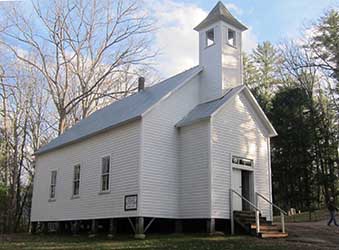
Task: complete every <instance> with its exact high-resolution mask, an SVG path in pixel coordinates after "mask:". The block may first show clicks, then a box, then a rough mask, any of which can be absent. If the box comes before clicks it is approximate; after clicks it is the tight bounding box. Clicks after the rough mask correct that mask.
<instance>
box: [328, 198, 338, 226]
mask: <svg viewBox="0 0 339 250" xmlns="http://www.w3.org/2000/svg"><path fill="white" fill-rule="evenodd" d="M327 209H328V211H330V220H329V221H328V223H327V225H328V226H330V225H331V223H332V222H333V223H334V225H336V226H337V227H339V225H338V224H337V221H336V219H335V214H336V212H338V208H337V207H336V205H335V202H334V198H333V197H330V200H329V202H328V204H327Z"/></svg>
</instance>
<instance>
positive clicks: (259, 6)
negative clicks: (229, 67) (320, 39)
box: [145, 0, 339, 77]
mask: <svg viewBox="0 0 339 250" xmlns="http://www.w3.org/2000/svg"><path fill="white" fill-rule="evenodd" d="M145 2H146V8H148V9H149V10H151V12H150V13H151V14H152V15H153V16H154V19H155V20H156V21H157V26H158V27H159V28H158V30H157V32H156V39H155V45H156V47H158V48H160V51H161V54H160V56H159V58H158V59H157V64H156V68H157V69H158V70H159V71H160V72H161V75H162V76H164V77H167V76H170V75H173V74H175V73H178V72H180V71H183V70H185V69H188V68H190V67H192V66H195V65H197V64H198V34H197V32H196V31H194V30H193V28H194V27H195V26H196V25H197V24H199V22H201V21H202V20H203V19H204V18H205V17H206V16H207V14H208V12H209V11H210V10H212V8H213V7H214V6H215V5H216V3H217V2H218V1H217V0H145ZM222 2H223V3H224V5H225V6H226V7H227V8H228V9H229V10H230V11H231V13H232V14H233V15H234V16H235V17H237V18H238V19H239V20H240V21H241V22H242V23H244V24H245V25H246V26H247V27H248V28H249V30H248V31H246V32H245V33H244V35H243V47H244V50H245V51H246V52H249V51H251V50H252V49H253V48H255V47H256V45H257V44H258V43H261V42H263V41H267V40H268V41H270V42H272V43H274V44H278V43H279V42H281V41H284V40H286V39H297V38H298V37H300V35H301V32H302V30H303V29H304V28H305V27H309V26H310V25H311V24H312V22H314V21H316V20H317V19H318V18H319V17H320V16H321V15H322V14H323V13H324V12H325V11H326V10H328V9H329V8H331V7H335V8H338V7H339V0H224V1H222Z"/></svg>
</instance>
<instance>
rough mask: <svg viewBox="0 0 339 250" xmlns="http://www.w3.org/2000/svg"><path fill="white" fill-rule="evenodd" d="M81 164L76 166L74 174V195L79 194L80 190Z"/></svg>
mask: <svg viewBox="0 0 339 250" xmlns="http://www.w3.org/2000/svg"><path fill="white" fill-rule="evenodd" d="M80 169H81V168H80V165H76V166H74V176H73V195H74V196H76V195H79V192H80Z"/></svg>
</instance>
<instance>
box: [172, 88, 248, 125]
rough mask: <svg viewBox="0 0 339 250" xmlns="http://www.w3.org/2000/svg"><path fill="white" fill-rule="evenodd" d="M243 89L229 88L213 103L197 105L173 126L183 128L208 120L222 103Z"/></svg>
mask: <svg viewBox="0 0 339 250" xmlns="http://www.w3.org/2000/svg"><path fill="white" fill-rule="evenodd" d="M244 88H245V86H244V85H239V86H237V87H235V88H231V89H229V90H227V91H226V94H225V95H224V96H223V97H221V98H219V99H215V100H213V101H209V102H205V103H202V104H199V105H197V106H196V107H195V108H194V109H192V110H191V111H190V112H189V113H188V114H187V115H186V116H185V117H184V118H183V119H182V120H180V121H179V122H178V123H177V124H176V125H175V126H176V127H184V126H188V125H191V124H193V123H195V122H198V121H201V120H204V119H208V118H210V117H211V115H212V114H213V113H214V112H215V111H216V110H217V109H218V108H219V107H221V106H222V105H223V104H224V103H226V102H227V101H228V100H230V99H231V98H232V97H233V96H235V95H236V94H238V93H239V92H240V91H241V90H243V89H244Z"/></svg>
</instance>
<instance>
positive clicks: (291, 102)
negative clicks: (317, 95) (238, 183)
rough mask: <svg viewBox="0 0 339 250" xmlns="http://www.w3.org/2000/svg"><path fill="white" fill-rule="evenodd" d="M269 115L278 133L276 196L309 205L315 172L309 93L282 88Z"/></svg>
mask: <svg viewBox="0 0 339 250" xmlns="http://www.w3.org/2000/svg"><path fill="white" fill-rule="evenodd" d="M270 118H271V122H272V123H273V125H274V127H275V128H276V130H277V132H278V134H279V136H278V137H276V138H273V139H272V174H273V184H274V192H273V193H274V194H275V197H274V198H275V200H276V201H277V202H278V203H280V205H281V206H282V207H284V208H290V207H294V208H298V209H305V208H309V207H310V206H311V203H312V200H313V195H312V192H311V190H312V187H313V185H314V184H313V183H314V182H313V178H314V175H313V155H312V146H313V137H312V127H311V125H310V124H311V122H310V119H311V117H310V114H309V112H308V97H307V94H306V93H305V92H304V90H303V89H301V88H296V87H292V88H291V87H287V88H281V89H280V90H279V91H278V92H277V94H276V95H275V97H274V98H273V100H272V110H271V112H270Z"/></svg>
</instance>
